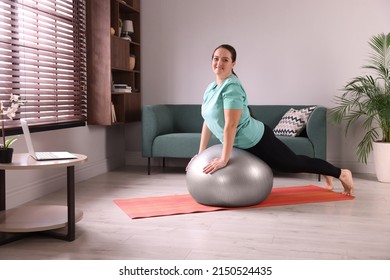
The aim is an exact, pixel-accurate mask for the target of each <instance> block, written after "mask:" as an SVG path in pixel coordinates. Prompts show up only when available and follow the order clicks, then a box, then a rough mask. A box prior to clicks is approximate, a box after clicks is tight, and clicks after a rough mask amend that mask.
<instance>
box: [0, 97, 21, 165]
mask: <svg viewBox="0 0 390 280" xmlns="http://www.w3.org/2000/svg"><path fill="white" fill-rule="evenodd" d="M9 103H10V106H9V107H5V106H4V104H3V102H0V112H1V135H2V138H3V142H2V144H1V147H0V162H1V163H10V162H12V154H13V149H12V148H10V146H11V145H12V143H14V142H15V141H16V140H17V138H16V137H12V138H10V139H7V140H6V139H5V125H4V122H5V120H4V116H7V117H8V118H9V119H10V120H13V118H14V117H15V116H16V112H17V111H18V109H19V107H20V105H22V104H23V102H22V100H21V99H20V96H19V95H16V94H12V93H11V95H10V101H9Z"/></svg>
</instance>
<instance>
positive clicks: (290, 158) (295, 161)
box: [246, 125, 341, 178]
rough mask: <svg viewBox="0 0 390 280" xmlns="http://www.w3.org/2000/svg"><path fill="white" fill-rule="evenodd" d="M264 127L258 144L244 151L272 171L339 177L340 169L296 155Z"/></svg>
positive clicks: (322, 161)
mask: <svg viewBox="0 0 390 280" xmlns="http://www.w3.org/2000/svg"><path fill="white" fill-rule="evenodd" d="M264 127H265V128H264V135H263V137H262V138H261V140H260V141H259V143H257V144H256V145H255V146H253V147H251V148H249V149H246V151H248V152H250V153H251V154H254V155H255V156H257V157H259V158H260V159H262V160H263V161H264V162H266V163H267V164H268V165H269V166H270V167H271V168H272V169H274V170H277V171H282V172H289V173H301V172H305V173H314V174H322V175H327V176H333V177H335V178H339V177H340V174H341V169H340V168H338V167H335V166H334V165H332V164H330V163H329V162H327V161H325V160H323V159H319V158H311V157H308V156H303V155H296V154H295V153H294V152H293V151H291V149H290V148H289V147H288V146H287V145H286V144H284V143H283V142H282V141H280V140H279V139H278V138H277V137H276V136H275V134H274V132H273V131H272V129H271V128H269V127H268V126H267V125H264Z"/></svg>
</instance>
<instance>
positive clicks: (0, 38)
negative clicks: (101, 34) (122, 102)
mask: <svg viewBox="0 0 390 280" xmlns="http://www.w3.org/2000/svg"><path fill="white" fill-rule="evenodd" d="M85 27H86V26H85V0H50V1H49V0H2V1H1V2H0V101H2V102H3V103H4V104H5V105H7V102H8V104H9V99H10V95H11V93H12V94H16V95H19V96H20V97H21V99H22V100H23V102H24V104H23V105H22V106H21V107H20V109H19V111H18V113H17V115H16V118H14V120H9V119H8V118H7V117H6V116H4V120H5V126H6V128H7V131H11V133H10V134H13V133H12V131H14V133H15V131H16V130H18V128H19V127H20V122H19V121H18V119H19V118H26V119H28V122H29V124H31V125H32V127H35V128H38V129H40V130H46V129H53V128H55V129H56V128H61V127H69V126H79V125H85V119H86V40H85ZM7 106H8V105H7Z"/></svg>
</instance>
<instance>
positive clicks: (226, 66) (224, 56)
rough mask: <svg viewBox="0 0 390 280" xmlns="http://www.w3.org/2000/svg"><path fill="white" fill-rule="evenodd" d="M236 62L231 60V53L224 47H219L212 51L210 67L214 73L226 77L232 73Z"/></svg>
mask: <svg viewBox="0 0 390 280" xmlns="http://www.w3.org/2000/svg"><path fill="white" fill-rule="evenodd" d="M235 64H236V62H233V61H232V54H231V53H230V52H229V51H228V50H227V49H224V48H219V49H217V50H216V51H215V52H214V55H213V59H212V63H211V65H212V67H213V71H214V74H215V75H218V76H222V77H228V76H230V75H231V74H232V71H233V67H234V65H235Z"/></svg>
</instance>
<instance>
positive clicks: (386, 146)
mask: <svg viewBox="0 0 390 280" xmlns="http://www.w3.org/2000/svg"><path fill="white" fill-rule="evenodd" d="M369 45H370V47H371V49H372V53H371V55H370V57H369V61H368V62H369V63H368V64H367V65H365V66H363V68H364V69H367V70H368V71H370V72H372V74H367V75H364V76H358V77H356V78H353V79H352V80H351V81H350V82H348V83H347V84H346V86H345V87H344V94H343V95H342V96H339V97H336V98H335V103H336V104H337V106H336V107H334V108H332V109H330V115H331V118H332V120H333V121H335V122H336V123H341V122H342V121H346V130H345V133H346V134H347V132H348V130H349V128H350V127H351V125H352V124H361V125H362V126H361V127H362V129H364V131H365V134H364V136H363V138H362V139H361V141H360V142H359V144H358V147H357V155H358V159H359V161H360V162H363V163H365V164H367V158H368V156H369V154H370V153H371V151H372V150H373V151H374V164H375V170H376V174H377V178H378V180H379V181H382V182H390V162H388V161H389V160H390V33H388V34H384V33H381V34H379V35H376V36H373V37H372V38H371V39H370V41H369ZM386 150H387V152H386ZM386 153H387V154H386ZM386 161H387V162H386Z"/></svg>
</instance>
